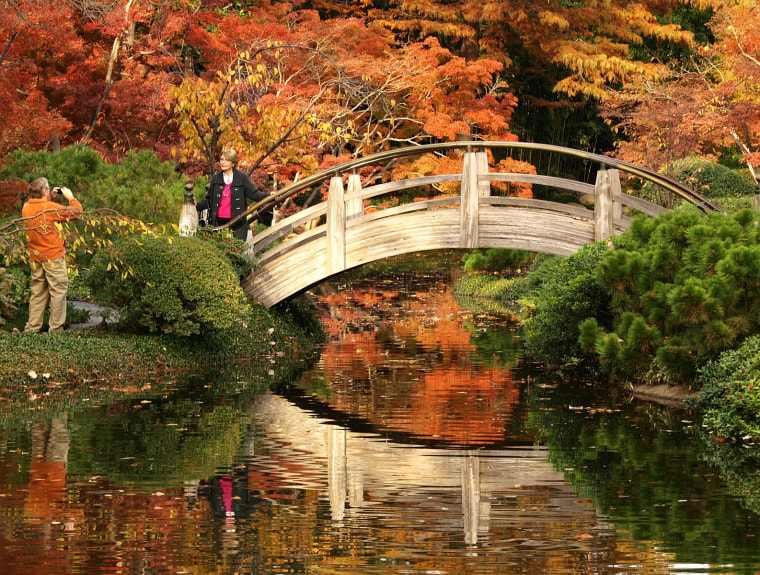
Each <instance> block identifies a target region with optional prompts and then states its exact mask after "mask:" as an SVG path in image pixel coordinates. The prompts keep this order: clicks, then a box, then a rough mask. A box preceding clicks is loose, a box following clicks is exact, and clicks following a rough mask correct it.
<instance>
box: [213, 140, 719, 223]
mask: <svg viewBox="0 0 760 575" xmlns="http://www.w3.org/2000/svg"><path fill="white" fill-rule="evenodd" d="M462 148H464V149H467V150H471V149H473V148H489V149H499V148H510V149H528V150H539V151H545V152H556V153H559V154H563V155H567V156H573V157H576V158H580V159H583V160H588V161H591V162H595V163H597V164H600V165H605V166H608V167H611V168H616V169H618V170H620V171H623V172H626V173H629V174H632V175H634V176H638V177H640V178H643V179H645V180H649V181H651V182H653V183H655V184H657V185H659V186H661V187H663V188H665V189H666V190H668V191H670V192H672V193H674V194H676V195H677V196H679V197H681V198H683V199H685V200H686V201H688V202H690V203H692V204H695V205H697V206H698V207H699V208H700V209H702V210H703V211H704V210H706V209H709V210H714V211H720V208H719V207H718V206H717V205H715V204H713V203H712V202H710V201H709V200H708V199H706V198H704V197H703V196H701V195H700V194H698V193H697V192H695V191H694V190H692V189H691V188H689V187H688V186H686V185H684V184H682V183H681V182H678V181H677V180H674V179H673V178H670V177H668V176H665V175H663V174H659V173H657V172H655V171H653V170H649V169H647V168H643V167H641V166H636V165H634V164H630V163H628V162H624V161H622V160H618V159H616V158H612V157H609V156H602V155H600V154H594V153H592V152H585V151H583V150H576V149H573V148H565V147H563V146H556V145H553V144H536V143H531V142H489V141H478V140H474V141H469V142H442V143H438V144H424V145H420V146H410V147H406V148H398V149H393V150H386V151H383V152H378V153H376V154H372V155H369V156H364V157H362V158H357V159H355V160H351V161H348V162H344V163H342V164H338V165H335V166H333V167H332V168H330V169H328V170H325V171H323V172H319V173H317V174H312V175H311V176H307V177H305V178H303V179H302V180H299V181H298V182H295V183H293V184H290V185H288V186H286V187H284V188H282V189H281V190H279V191H277V192H275V193H274V194H271V195H269V196H268V197H267V198H264V199H263V200H260V201H259V202H257V203H255V204H253V205H251V206H250V207H249V208H248V209H247V210H246V211H245V212H243V213H242V214H240V215H238V216H237V217H235V218H233V219H232V220H230V221H229V222H227V223H226V224H224V225H222V226H219V227H216V228H212V229H213V230H222V229H226V228H229V227H232V226H234V225H235V224H236V223H237V222H239V221H240V220H241V219H243V218H246V219H248V218H250V216H251V215H254V214H259V213H261V212H262V211H263V210H265V209H266V208H267V207H269V205H270V204H275V203H278V202H281V201H283V200H285V199H287V198H289V197H291V196H293V195H295V194H297V193H298V192H300V191H302V190H304V189H306V188H309V187H311V186H313V185H315V184H318V183H322V182H324V181H325V180H327V179H328V178H331V177H333V176H336V175H339V174H343V173H346V172H350V171H355V170H357V169H359V168H362V167H365V166H368V165H372V164H377V163H380V162H383V161H386V160H391V159H397V158H403V157H406V156H412V155H418V154H424V153H426V152H440V151H444V150H455V149H462Z"/></svg>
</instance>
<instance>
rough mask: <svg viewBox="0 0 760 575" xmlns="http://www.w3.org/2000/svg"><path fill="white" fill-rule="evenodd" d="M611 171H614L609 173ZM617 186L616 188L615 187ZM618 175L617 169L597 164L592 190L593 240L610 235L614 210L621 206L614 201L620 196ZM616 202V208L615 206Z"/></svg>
mask: <svg viewBox="0 0 760 575" xmlns="http://www.w3.org/2000/svg"><path fill="white" fill-rule="evenodd" d="M611 172H614V174H613V173H611ZM615 188H617V189H615ZM621 194H622V191H621V189H620V175H619V173H618V171H617V170H615V169H613V170H610V169H608V168H607V166H606V165H604V164H602V165H601V166H599V171H598V172H597V173H596V189H595V192H594V195H595V199H594V240H595V241H599V240H606V239H608V238H610V237H611V236H612V232H613V223H614V217H615V210H616V209H620V210H621V215H622V208H621V207H620V202H619V201H618V202H615V196H617V197H618V199H619V198H620V195H621ZM615 203H617V204H618V208H616V207H615Z"/></svg>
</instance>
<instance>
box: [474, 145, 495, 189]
mask: <svg viewBox="0 0 760 575" xmlns="http://www.w3.org/2000/svg"><path fill="white" fill-rule="evenodd" d="M475 157H476V158H477V160H476V163H477V165H478V175H483V174H487V173H488V154H487V153H486V152H478V153H476V154H475ZM478 192H479V193H480V197H481V198H487V197H488V196H490V195H491V180H488V179H483V180H481V181H479V182H478Z"/></svg>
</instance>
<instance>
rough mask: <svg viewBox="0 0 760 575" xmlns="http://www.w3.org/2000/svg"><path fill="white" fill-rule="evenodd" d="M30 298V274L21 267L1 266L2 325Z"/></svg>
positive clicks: (0, 306)
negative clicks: (25, 272)
mask: <svg viewBox="0 0 760 575" xmlns="http://www.w3.org/2000/svg"><path fill="white" fill-rule="evenodd" d="M28 299H29V274H24V272H23V271H21V269H20V268H0V325H3V324H5V323H6V322H7V321H8V320H9V319H11V318H12V317H14V316H15V315H16V313H17V312H18V309H19V307H21V306H22V305H23V304H24V303H25V302H26V301H28Z"/></svg>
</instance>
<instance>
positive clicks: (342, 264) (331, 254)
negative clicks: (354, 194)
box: [325, 176, 346, 276]
mask: <svg viewBox="0 0 760 575" xmlns="http://www.w3.org/2000/svg"><path fill="white" fill-rule="evenodd" d="M325 264H326V265H325V267H326V268H327V270H326V271H327V275H328V276H329V275H332V274H336V273H338V272H342V271H343V270H345V269H346V202H345V199H344V193H343V178H341V177H340V176H333V177H332V178H331V179H330V189H329V191H328V192H327V261H326V262H325Z"/></svg>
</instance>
